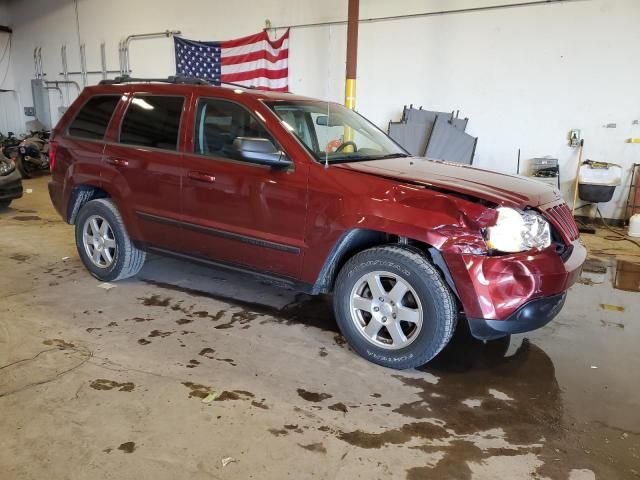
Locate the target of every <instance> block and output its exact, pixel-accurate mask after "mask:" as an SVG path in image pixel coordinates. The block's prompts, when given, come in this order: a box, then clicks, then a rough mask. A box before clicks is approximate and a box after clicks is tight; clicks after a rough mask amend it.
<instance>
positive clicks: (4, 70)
mask: <svg viewBox="0 0 640 480" xmlns="http://www.w3.org/2000/svg"><path fill="white" fill-rule="evenodd" d="M0 25H7V26H11V19H10V17H9V5H8V3H6V2H3V1H2V0H0ZM9 38H10V36H9V34H8V33H5V32H0V90H10V89H12V88H13V69H12V68H11V64H12V62H11V61H10V60H11V57H10V52H9ZM19 112H20V107H19V103H18V97H17V95H16V94H15V93H13V92H0V132H2V133H4V134H6V133H7V131H11V130H14V129H16V127H17V126H19V125H20V124H21V120H22V117H21V115H20V113H19Z"/></svg>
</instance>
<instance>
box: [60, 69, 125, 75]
mask: <svg viewBox="0 0 640 480" xmlns="http://www.w3.org/2000/svg"><path fill="white" fill-rule="evenodd" d="M63 73H64V72H60V75H62V74H63ZM84 73H86V74H87V75H102V73H103V72H102V70H87V71H86V72H84ZM107 73H120V70H107ZM67 74H68V75H82V72H78V71H72V72H67Z"/></svg>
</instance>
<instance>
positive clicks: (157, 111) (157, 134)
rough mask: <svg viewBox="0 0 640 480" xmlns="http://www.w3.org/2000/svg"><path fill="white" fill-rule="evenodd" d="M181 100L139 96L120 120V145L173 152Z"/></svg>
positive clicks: (176, 140)
mask: <svg viewBox="0 0 640 480" xmlns="http://www.w3.org/2000/svg"><path fill="white" fill-rule="evenodd" d="M183 104H184V97H163V96H160V95H140V96H136V97H134V98H133V99H132V100H131V103H130V104H129V108H128V109H127V113H126V114H125V116H124V119H123V120H122V128H121V129H120V143H126V144H128V145H138V146H141V147H153V148H162V149H165V150H176V149H177V146H178V131H179V130H180V115H181V114H182V106H183Z"/></svg>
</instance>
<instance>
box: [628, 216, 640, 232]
mask: <svg viewBox="0 0 640 480" xmlns="http://www.w3.org/2000/svg"><path fill="white" fill-rule="evenodd" d="M629 236H630V237H640V213H636V214H635V215H634V216H633V217H631V218H630V219H629Z"/></svg>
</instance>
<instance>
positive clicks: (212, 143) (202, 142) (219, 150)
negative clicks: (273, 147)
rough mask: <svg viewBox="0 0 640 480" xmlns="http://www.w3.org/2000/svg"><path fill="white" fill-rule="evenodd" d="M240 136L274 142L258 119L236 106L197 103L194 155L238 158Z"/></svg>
mask: <svg viewBox="0 0 640 480" xmlns="http://www.w3.org/2000/svg"><path fill="white" fill-rule="evenodd" d="M238 137H250V138H266V139H268V140H271V141H272V142H273V139H272V137H271V135H269V133H268V132H267V130H266V129H265V128H264V127H263V126H262V125H261V124H260V123H259V122H258V120H257V119H256V118H255V117H254V116H253V115H252V114H251V113H249V111H248V110H246V109H245V108H243V107H241V106H240V105H238V104H237V103H233V102H228V101H225V100H215V99H201V100H200V101H199V102H198V108H197V110H196V130H195V138H194V152H195V153H197V154H199V155H208V156H212V157H222V158H231V159H238V155H237V154H236V152H235V148H234V146H233V142H234V140H235V139H236V138H238ZM274 144H275V143H274Z"/></svg>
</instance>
